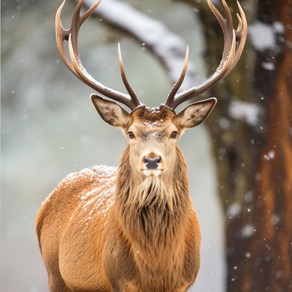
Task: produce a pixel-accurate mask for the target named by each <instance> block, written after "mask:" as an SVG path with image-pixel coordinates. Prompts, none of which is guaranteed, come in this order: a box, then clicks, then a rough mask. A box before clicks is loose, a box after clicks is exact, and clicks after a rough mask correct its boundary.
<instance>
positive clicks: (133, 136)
mask: <svg viewBox="0 0 292 292" xmlns="http://www.w3.org/2000/svg"><path fill="white" fill-rule="evenodd" d="M128 137H129V138H130V139H135V138H136V137H135V134H134V133H133V132H131V131H130V132H128Z"/></svg>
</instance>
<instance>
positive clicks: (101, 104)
mask: <svg viewBox="0 0 292 292" xmlns="http://www.w3.org/2000/svg"><path fill="white" fill-rule="evenodd" d="M222 2H223V6H224V10H225V13H226V15H227V16H226V18H223V17H222V16H221V14H220V13H219V12H218V10H217V9H216V8H215V7H214V5H213V4H212V3H211V1H210V0H208V4H209V7H210V9H211V10H212V12H213V14H214V15H215V17H216V18H217V20H218V22H219V23H220V25H221V28H222V30H223V33H224V51H223V57H222V60H221V62H220V65H219V67H218V69H217V70H216V72H215V73H214V74H213V75H212V76H211V77H210V78H209V79H207V81H206V82H205V83H203V84H202V85H200V86H198V87H193V88H191V89H189V90H187V91H184V92H181V93H177V91H178V90H179V88H180V86H181V84H182V82H183V79H184V76H185V74H186V70H187V64H188V49H187V52H186V57H185V63H184V66H183V70H182V73H181V75H180V77H179V79H178V81H177V82H176V83H175V84H174V86H173V88H172V90H171V91H170V93H169V95H168V97H167V99H166V102H165V104H161V105H160V106H159V107H157V108H152V109H150V108H147V107H146V106H144V105H143V104H142V103H141V102H140V101H139V99H138V97H137V95H136V93H135V92H134V90H133V89H132V87H131V85H130V84H129V82H128V80H127V77H126V74H125V71H124V66H123V62H122V56H121V51H120V48H119V64H120V71H121V75H122V80H123V82H124V85H125V87H126V89H127V91H128V93H129V95H126V94H124V93H120V92H117V91H115V90H113V89H110V88H108V87H106V86H104V85H103V84H101V83H99V82H98V81H96V80H95V79H94V78H93V77H92V76H91V75H89V73H88V72H87V71H86V69H85V68H84V66H83V64H82V62H81V59H80V55H79V52H78V33H79V29H80V27H81V25H82V23H83V22H84V21H85V20H86V18H87V17H89V15H90V14H91V13H92V12H93V11H94V10H95V9H96V7H97V5H98V3H96V4H94V5H93V6H92V7H90V8H89V9H88V10H87V11H86V12H85V13H84V15H82V16H80V10H81V6H82V3H83V0H79V2H78V3H77V6H76V8H75V11H74V14H73V17H72V23H71V27H70V28H69V29H64V27H63V26H62V23H61V14H62V9H63V6H64V4H65V2H63V4H62V5H61V6H60V8H59V9H58V11H57V14H56V37H57V46H58V50H59V52H60V54H61V57H62V59H63V60H64V62H65V64H66V65H67V67H68V68H69V69H70V71H71V72H72V73H73V74H74V75H76V77H78V78H79V79H80V80H81V81H83V82H84V83H86V84H87V85H88V86H90V87H92V88H93V89H95V90H96V91H97V92H98V93H99V94H98V95H96V94H92V95H91V100H92V102H93V105H94V107H95V108H96V110H97V111H98V113H99V115H100V116H101V118H102V119H103V120H104V121H105V122H107V123H108V124H110V125H111V126H113V127H117V128H119V129H121V130H122V132H123V134H124V135H125V137H126V138H127V139H128V143H129V144H128V146H127V147H126V149H125V150H124V152H123V154H122V156H121V160H120V165H119V167H118V168H117V169H109V168H106V169H105V168H101V167H94V168H92V169H86V170H83V171H81V172H77V173H74V174H71V175H69V176H67V177H66V178H65V179H64V180H63V181H62V182H61V183H60V184H59V185H58V187H57V188H56V189H55V190H54V191H53V192H52V194H51V195H50V196H49V197H48V199H47V200H46V201H45V202H44V203H43V205H42V207H41V208H40V211H39V213H38V215H37V219H36V230H37V235H38V240H39V245H40V249H41V253H42V256H43V259H44V262H45V265H46V268H47V271H48V276H49V286H50V291H51V292H66V291H78V292H85V291H88V292H90V291H99V292H103V291H105V292H111V291H120V292H123V291H124V292H132V291H133V292H134V291H135V292H136V291H137V292H156V291H157V292H183V291H186V290H187V289H188V287H190V285H191V284H192V283H193V282H194V281H195V278H196V276H197V273H198V270H199V265H200V228H199V223H198V218H197V215H196V213H195V211H194V209H193V207H192V202H191V198H190V194H189V183H188V178H187V168H186V163H185V159H184V156H183V154H182V152H181V150H180V148H179V146H178V140H179V138H180V137H181V135H182V134H183V132H184V131H185V130H186V129H188V128H193V127H195V126H197V125H199V124H200V123H202V122H203V121H204V120H205V119H206V118H207V116H208V115H209V113H210V112H211V111H212V110H213V108H214V107H215V105H216V102H217V101H216V99H215V98H209V99H205V100H202V101H199V102H196V103H192V104H190V105H188V106H187V107H186V108H184V109H183V110H181V111H180V112H179V113H178V114H177V113H175V108H176V107H177V106H178V105H180V104H181V103H183V102H185V101H187V100H189V99H190V98H192V97H193V96H194V95H198V94H201V93H203V92H204V91H206V90H208V89H209V88H211V87H212V86H214V85H215V84H216V83H217V82H218V81H219V80H220V79H222V78H224V77H225V76H227V75H228V74H229V73H230V72H231V71H232V69H233V68H234V66H235V65H236V63H237V62H238V60H239V58H240V55H241V53H242V50H243V47H244V43H245V40H246V35H247V24H246V19H245V15H244V12H243V10H242V9H241V7H240V5H239V4H238V6H239V12H240V15H238V21H239V24H238V28H237V29H236V30H235V29H234V27H233V23H232V16H231V13H230V10H229V8H228V6H227V4H226V3H225V1H224V0H222ZM236 39H238V46H237V45H236V43H237V40H236ZM65 41H68V44H69V56H68V55H67V53H66V50H65V48H64V42H65ZM100 94H101V95H102V96H105V97H107V98H104V97H102V96H100ZM109 99H110V100H109ZM120 104H123V105H124V106H126V107H128V108H130V110H131V112H130V113H129V112H128V111H126V110H125V109H124V107H122V106H121V105H120Z"/></svg>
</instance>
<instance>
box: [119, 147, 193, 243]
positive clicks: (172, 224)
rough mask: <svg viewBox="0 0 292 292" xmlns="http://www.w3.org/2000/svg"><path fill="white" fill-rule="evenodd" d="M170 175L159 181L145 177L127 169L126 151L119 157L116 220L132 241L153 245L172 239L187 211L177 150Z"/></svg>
mask: <svg viewBox="0 0 292 292" xmlns="http://www.w3.org/2000/svg"><path fill="white" fill-rule="evenodd" d="M176 151H177V159H176V162H175V165H174V167H173V171H171V172H170V173H169V174H162V175H160V176H159V177H155V176H150V177H145V176H143V175H142V174H140V173H137V172H136V171H135V170H133V169H132V168H131V166H130V160H129V147H127V148H126V149H125V151H124V154H123V156H122V160H121V163H120V166H119V170H118V175H117V193H116V195H117V197H116V204H117V207H118V213H119V217H120V219H121V221H120V222H121V224H122V225H123V229H124V230H125V232H126V233H127V237H128V236H129V237H130V238H131V239H133V240H137V241H141V242H143V243H144V244H146V243H147V242H151V243H153V242H155V241H158V240H159V241H160V244H161V243H162V242H161V240H163V239H164V240H165V241H166V242H167V241H168V240H171V239H173V237H174V236H177V235H178V233H179V229H180V226H181V224H182V223H184V222H185V221H186V218H187V215H188V214H189V211H190V206H191V204H190V196H189V183H188V178H187V175H186V174H187V168H186V163H185V160H184V157H183V154H182V152H181V150H180V149H179V148H178V147H177V150H176Z"/></svg>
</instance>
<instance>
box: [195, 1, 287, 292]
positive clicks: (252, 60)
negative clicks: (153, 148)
mask: <svg viewBox="0 0 292 292" xmlns="http://www.w3.org/2000/svg"><path fill="white" fill-rule="evenodd" d="M241 3H242V5H243V6H244V4H246V7H250V6H248V5H247V4H248V3H247V1H246V2H244V1H241ZM291 4H292V1H291V0H288V1H284V0H282V1H258V4H257V5H258V7H257V9H258V15H257V21H261V22H262V23H265V24H266V25H267V26H266V28H268V29H271V30H273V33H274V35H273V36H274V38H275V40H276V42H275V44H274V46H273V47H272V46H270V47H267V48H262V47H258V48H257V47H255V48H252V44H247V47H246V52H245V54H244V55H243V56H242V60H241V62H240V63H239V65H238V66H237V68H236V70H235V71H234V72H233V73H232V74H231V75H230V76H229V77H228V78H227V80H226V81H225V82H224V83H222V84H221V85H218V86H217V87H215V88H214V89H213V90H212V95H213V94H214V95H215V96H217V97H218V99H219V106H218V107H217V110H215V116H214V114H213V117H211V118H210V120H209V123H208V126H209V129H210V131H211V135H212V138H213V141H214V152H215V157H216V161H217V171H218V180H219V193H220V196H221V200H222V205H223V209H224V210H225V214H226V253H227V264H228V267H227V270H228V275H227V281H228V284H227V287H228V291H236V292H240V291H255V292H258V291H273V292H274V291H283V292H284V291H292V224H291V222H292V69H291V68H292V45H291V44H292V30H291V25H292V5H291ZM230 5H231V4H230ZM249 5H251V3H249ZM234 8H235V7H234ZM235 9H236V8H235ZM245 11H246V12H247V13H249V11H248V10H247V9H245ZM250 11H254V10H253V9H251V8H250ZM208 14H209V12H208V11H207V10H204V11H203V12H202V13H201V18H202V22H203V23H204V27H205V35H206V42H207V56H212V59H209V62H210V63H211V64H214V59H213V56H216V57H217V60H218V58H219V59H220V55H221V52H222V43H221V42H220V41H219V40H220V39H222V36H221V35H220V33H219V28H218V34H216V35H214V25H215V27H216V26H217V24H216V21H215V20H214V19H212V18H210V16H208ZM251 17H252V15H250V14H249V17H248V18H249V19H250V18H251ZM282 25H283V27H284V29H283V32H282V33H281V29H282V28H283V27H282ZM207 28H208V29H207ZM210 28H211V29H210ZM255 35H256V33H254V34H253V36H255ZM217 36H218V37H217ZM258 37H260V36H258ZM216 62H218V61H216ZM253 64H255V67H254V68H253V66H254V65H253ZM213 69H214V68H213ZM238 100H240V101H241V102H238ZM242 101H244V102H248V103H244V104H243V103H242ZM248 111H249V112H248ZM251 111H254V112H255V113H257V114H259V115H258V116H255V115H253V113H252V112H251Z"/></svg>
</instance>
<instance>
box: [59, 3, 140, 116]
mask: <svg viewBox="0 0 292 292" xmlns="http://www.w3.org/2000/svg"><path fill="white" fill-rule="evenodd" d="M99 3H100V1H99V0H98V1H97V2H96V3H95V4H93V5H92V6H91V7H90V8H89V9H88V10H87V11H86V12H85V13H84V14H83V15H82V16H80V11H81V7H82V4H83V0H79V1H78V3H77V5H76V8H75V10H74V14H73V17H72V22H71V27H70V28H69V29H64V27H63V25H62V21H61V15H62V10H63V7H64V5H65V0H64V2H63V3H62V4H61V6H60V7H59V9H58V10H57V13H56V39H57V47H58V50H59V53H60V55H61V58H62V59H63V61H64V63H65V64H66V65H67V67H68V68H69V69H70V71H71V72H72V73H73V74H74V75H75V76H76V77H77V78H79V79H80V80H81V81H83V82H84V83H85V84H87V85H88V86H90V87H91V88H93V89H94V90H96V91H97V92H99V93H101V94H102V95H104V96H106V97H108V98H111V99H113V100H115V101H118V102H120V103H122V104H124V105H126V106H128V107H129V108H130V109H131V110H134V109H135V108H136V107H138V106H139V105H141V103H140V102H139V100H138V98H137V96H136V95H135V93H134V91H133V90H132V88H131V87H130V85H129V83H128V81H127V80H126V77H125V72H124V71H123V72H122V78H123V82H124V84H125V86H126V89H127V90H130V92H129V94H130V96H129V95H127V94H124V93H121V92H118V91H115V90H113V89H111V88H109V87H106V86H105V85H103V84H102V83H100V82H98V81H96V80H95V79H94V78H93V77H92V76H91V75H90V74H89V73H88V72H87V71H86V69H85V68H84V66H83V64H82V62H81V58H80V54H79V50H78V33H79V30H80V27H81V25H82V23H83V22H84V21H85V20H86V19H87V18H88V17H89V16H90V15H91V14H92V13H93V11H94V10H95V9H96V7H97V6H98V5H99ZM65 40H66V41H68V47H69V56H70V59H69V58H68V56H67V54H66V52H65V49H64V41H65ZM125 80H126V82H125ZM133 93H134V94H133Z"/></svg>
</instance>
